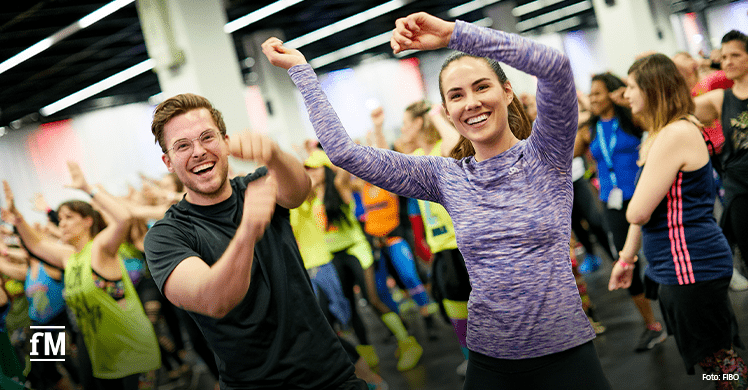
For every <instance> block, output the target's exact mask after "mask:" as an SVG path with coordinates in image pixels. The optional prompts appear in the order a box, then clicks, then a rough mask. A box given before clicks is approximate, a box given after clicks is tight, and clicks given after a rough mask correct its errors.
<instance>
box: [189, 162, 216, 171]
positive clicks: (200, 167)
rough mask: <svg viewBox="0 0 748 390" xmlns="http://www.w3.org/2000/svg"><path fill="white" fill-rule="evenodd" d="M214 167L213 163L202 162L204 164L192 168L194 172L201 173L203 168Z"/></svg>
mask: <svg viewBox="0 0 748 390" xmlns="http://www.w3.org/2000/svg"><path fill="white" fill-rule="evenodd" d="M212 167H213V163H207V164H202V165H198V166H196V167H195V168H192V172H193V173H199V172H200V171H202V170H205V169H208V168H212Z"/></svg>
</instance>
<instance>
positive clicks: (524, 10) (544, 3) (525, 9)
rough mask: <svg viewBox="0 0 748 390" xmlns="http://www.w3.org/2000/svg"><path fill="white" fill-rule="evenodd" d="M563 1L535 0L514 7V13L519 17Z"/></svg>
mask: <svg viewBox="0 0 748 390" xmlns="http://www.w3.org/2000/svg"><path fill="white" fill-rule="evenodd" d="M562 1H564V0H535V1H533V2H532V3H527V4H524V5H520V6H518V7H514V9H512V15H514V16H515V17H517V18H518V17H520V16H522V15H525V14H529V13H531V12H535V11H539V10H541V9H543V8H545V7H550V6H552V5H554V4H558V3H560V2H562Z"/></svg>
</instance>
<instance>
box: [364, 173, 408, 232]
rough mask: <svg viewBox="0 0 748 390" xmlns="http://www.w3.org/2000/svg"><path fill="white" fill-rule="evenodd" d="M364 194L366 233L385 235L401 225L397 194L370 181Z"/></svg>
mask: <svg viewBox="0 0 748 390" xmlns="http://www.w3.org/2000/svg"><path fill="white" fill-rule="evenodd" d="M362 195H363V196H362V198H363V203H364V209H365V210H366V211H365V213H366V223H365V224H364V230H365V231H366V233H368V234H370V235H372V236H375V237H385V236H387V235H388V234H390V233H391V232H392V231H393V230H395V228H396V227H397V226H398V225H400V201H399V200H398V198H397V195H395V194H393V193H391V192H387V191H385V190H383V189H381V188H379V187H375V186H373V185H371V184H369V183H365V184H364V190H363V194H362Z"/></svg>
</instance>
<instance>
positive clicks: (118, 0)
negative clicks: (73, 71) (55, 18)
mask: <svg viewBox="0 0 748 390" xmlns="http://www.w3.org/2000/svg"><path fill="white" fill-rule="evenodd" d="M134 1H135V0H115V1H112V2H111V3H109V4H107V5H105V6H103V7H101V8H99V9H97V10H96V11H94V12H91V13H90V14H88V15H86V16H84V17H83V18H81V19H80V20H79V21H77V22H75V23H73V24H71V25H70V26H67V27H65V28H64V29H62V30H60V31H58V32H56V33H54V34H52V35H51V36H49V37H47V38H44V39H42V40H41V41H39V42H37V43H35V44H34V45H32V46H31V47H29V48H27V49H25V50H23V51H22V52H20V53H18V54H16V55H14V56H13V57H10V58H8V59H7V60H5V61H3V62H2V63H0V73H4V72H6V71H7V70H8V69H11V68H13V67H15V66H16V65H18V64H20V63H21V62H24V61H26V60H28V59H29V58H31V57H33V56H35V55H37V54H39V53H41V52H43V51H44V50H47V49H49V48H50V47H51V46H52V45H54V44H55V43H57V42H59V41H61V40H63V39H65V38H67V37H69V36H71V35H73V34H75V33H77V32H78V31H80V30H82V29H84V28H86V27H88V26H90V25H92V24H94V23H96V22H98V21H99V20H101V19H102V18H104V17H106V16H107V15H110V14H111V13H113V12H115V11H117V10H118V9H120V8H122V7H124V6H126V5H128V4H130V3H132V2H134Z"/></svg>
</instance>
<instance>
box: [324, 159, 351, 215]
mask: <svg viewBox="0 0 748 390" xmlns="http://www.w3.org/2000/svg"><path fill="white" fill-rule="evenodd" d="M322 167H323V168H324V169H325V198H324V199H323V200H322V202H323V203H324V205H325V214H327V225H328V226H330V225H338V226H342V225H343V224H348V218H347V215H346V212H347V211H348V207H349V206H348V204H346V203H345V202H344V201H343V197H341V196H340V192H338V188H337V187H335V172H334V171H333V170H332V169H331V168H330V167H328V166H327V165H323V166H322Z"/></svg>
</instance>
